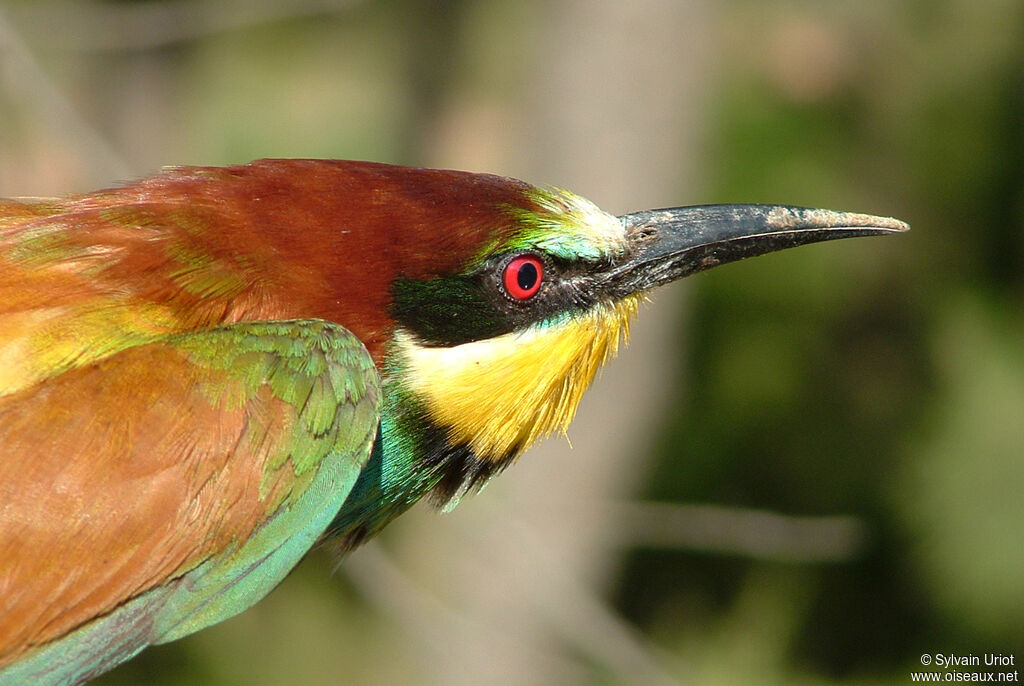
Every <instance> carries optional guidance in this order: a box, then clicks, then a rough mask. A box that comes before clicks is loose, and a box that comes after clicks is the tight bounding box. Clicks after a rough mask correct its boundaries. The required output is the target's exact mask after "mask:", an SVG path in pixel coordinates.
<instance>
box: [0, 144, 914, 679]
mask: <svg viewBox="0 0 1024 686" xmlns="http://www.w3.org/2000/svg"><path fill="white" fill-rule="evenodd" d="M908 228H909V227H908V226H907V225H906V224H905V223H903V222H901V221H899V220H896V219H891V218H886V217H876V216H870V215H864V214H856V213H849V212H835V211H829V210H817V209H808V208H801V207H794V206H787V205H754V204H735V205H698V206H688V207H674V208H668V209H657V210H645V211H640V212H635V213H631V214H626V215H623V216H619V217H616V216H613V215H611V214H609V213H606V212H604V211H602V210H600V209H599V208H598V207H597V206H596V205H594V204H593V203H591V202H589V201H587V200H585V199H583V198H582V197H580V196H578V195H576V194H574V193H571V192H569V191H566V190H562V189H558V188H549V187H540V186H534V185H530V184H527V183H524V182H522V181H518V180H515V179H511V178H506V177H502V176H495V175H490V174H482V173H471V172H463V171H454V170H439V169H425V168H414V167H404V166H396V165H388V164H383V163H376V162H362V161H344V160H317V159H265V160H258V161H255V162H251V163H248V164H240V165H235V166H226V167H200V166H191V167H189V166H182V167H168V168H165V169H163V170H162V171H161V172H159V173H157V174H155V175H153V176H150V177H147V178H143V179H140V180H137V181H133V182H128V183H125V184H123V185H120V186H116V187H111V188H107V189H104V190H100V191H96V192H92V193H86V194H81V195H70V196H65V197H60V198H15V199H8V200H0V684H2V685H5V686H6V685H8V684H22V683H35V684H77V683H82V682H84V681H87V680H89V679H90V678H93V677H95V676H97V675H99V674H102V673H104V672H106V671H108V670H110V669H112V668H113V667H115V666H116V665H118V664H120V663H122V662H124V661H126V660H128V659H130V658H132V657H133V656H135V655H136V654H138V653H139V652H140V651H142V650H143V649H145V648H146V647H147V646H150V645H155V644H161V643H166V642H169V641H173V640H175V639H178V638H181V637H183V636H186V635H189V634H191V633H193V632H196V631H199V630H200V629H203V628H204V627H207V626H209V625H211V624H215V623H217V622H220V621H222V620H224V619H226V618H228V617H231V616H233V615H235V614H237V613H239V612H242V611H243V610H245V609H246V608H248V607H250V606H251V605H253V604H254V603H256V602H257V601H258V600H260V599H261V598H262V597H264V596H265V595H266V594H267V593H269V592H270V591H271V590H272V589H273V588H274V587H275V586H276V585H277V584H278V583H280V582H281V580H282V579H283V578H284V577H285V576H286V575H287V574H288V572H289V571H290V570H291V569H292V568H293V567H294V566H295V565H296V564H297V563H298V562H299V560H301V559H302V557H303V556H304V555H305V554H306V553H307V551H309V550H310V549H311V548H312V547H313V546H314V545H315V544H317V543H318V542H319V541H322V540H331V541H333V542H334V544H335V545H336V546H337V547H338V548H339V549H341V550H350V549H352V548H355V547H356V546H358V545H360V544H361V543H363V542H364V541H366V540H368V539H370V538H371V537H373V536H374V535H375V534H377V532H379V531H380V530H381V529H382V528H383V527H384V526H385V525H386V524H387V523H388V522H389V521H391V520H392V519H394V518H395V517H397V516H398V515H400V514H401V513H402V512H403V511H405V510H406V509H407V508H409V507H410V506H411V505H412V504H413V503H415V502H417V501H418V500H420V499H422V498H424V497H427V498H430V499H433V500H434V501H435V502H437V503H439V504H441V505H443V506H445V507H451V506H454V505H455V504H457V503H458V502H459V500H460V499H461V498H462V497H463V496H464V495H465V494H467V493H469V492H472V491H474V490H477V489H479V487H481V486H482V485H483V484H485V483H486V482H487V481H488V480H489V479H490V478H491V477H493V476H494V475H496V474H498V473H499V472H501V471H502V470H504V469H505V468H506V467H507V466H508V465H509V464H511V463H512V462H514V461H515V460H516V458H517V457H518V456H519V455H520V454H521V453H523V452H524V451H525V450H526V449H527V448H528V447H529V446H530V445H531V444H533V443H534V442H535V441H536V440H538V439H539V438H541V437H544V436H548V435H550V434H552V433H559V432H564V431H565V430H566V428H567V427H568V425H569V422H570V421H571V419H572V417H573V415H574V413H575V410H576V407H577V404H578V403H579V401H580V398H581V396H582V394H583V393H584V391H585V390H586V388H587V387H588V385H589V384H590V383H591V381H592V380H593V378H594V376H595V374H596V373H597V371H598V369H599V368H600V367H601V366H602V365H603V364H604V363H605V362H606V361H607V360H608V359H609V358H611V357H612V356H613V355H614V354H615V353H616V352H617V350H618V349H619V347H620V345H622V343H623V341H625V339H626V337H627V335H628V331H629V325H630V321H631V319H632V317H633V315H634V314H635V313H636V311H637V309H638V308H639V306H640V304H641V303H642V301H643V300H644V299H645V298H646V294H647V293H648V292H649V291H650V290H651V289H653V288H656V287H658V286H660V285H663V284H667V283H669V282H672V281H676V280H677V279H680V278H682V277H685V276H688V275H690V274H693V273H696V272H700V271H703V270H706V269H709V268H711V267H714V266H716V265H720V264H725V263H729V262H733V261H736V260H739V259H742V258H746V257H752V256H756V255H762V254H765V253H769V252H774V251H777V250H782V249H785V248H790V247H794V246H799V245H802V244H806V243H813V242H818V241H825V240H831V239H837V238H848V237H858V236H869V235H882V234H892V233H900V232H903V231H905V230H907V229H908Z"/></svg>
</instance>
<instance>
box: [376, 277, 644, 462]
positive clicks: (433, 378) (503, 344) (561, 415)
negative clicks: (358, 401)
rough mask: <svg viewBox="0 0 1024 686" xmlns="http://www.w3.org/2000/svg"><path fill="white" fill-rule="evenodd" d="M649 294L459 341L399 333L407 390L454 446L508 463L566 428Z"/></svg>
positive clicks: (399, 351)
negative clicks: (422, 340)
mask: <svg viewBox="0 0 1024 686" xmlns="http://www.w3.org/2000/svg"><path fill="white" fill-rule="evenodd" d="M642 297H643V296H641V295H637V296H632V297H629V298H625V299H623V300H621V301H619V302H616V303H599V304H598V305H596V306H595V307H593V308H592V309H590V310H589V311H587V312H584V313H577V314H573V315H567V316H565V317H564V318H561V319H558V320H554V321H548V322H541V323H538V324H535V325H533V326H531V327H530V328H528V329H526V330H524V331H519V332H513V333H509V334H504V335H501V336H497V337H495V338H490V339H487V340H480V341H474V342H471V343H465V344H463V345H458V346H454V347H448V348H446V347H427V346H423V345H421V344H419V343H417V342H416V341H415V339H414V338H413V337H412V336H411V335H409V334H407V333H405V332H401V331H400V332H398V333H397V335H396V337H395V341H394V342H395V345H396V346H397V350H396V353H397V357H398V359H399V360H400V363H399V364H400V366H401V368H402V370H403V374H404V384H403V385H404V386H405V388H406V390H407V391H408V392H409V393H411V395H412V396H413V397H415V398H416V399H417V400H418V402H420V403H422V405H423V407H424V408H425V410H426V412H427V414H428V415H429V418H430V421H431V423H432V424H434V425H436V426H438V427H441V428H442V429H443V430H444V431H445V432H446V434H447V435H446V438H447V441H448V443H450V444H451V445H467V446H469V447H470V448H471V449H472V451H473V453H475V455H476V457H477V458H478V459H480V460H483V461H486V462H506V461H508V460H510V459H512V458H513V457H515V456H516V455H517V454H518V453H520V452H521V451H523V450H525V449H526V448H527V447H529V446H530V445H531V444H532V443H534V441H536V440H537V439H538V438H541V437H544V436H548V435H550V434H552V433H554V432H561V433H564V432H565V431H566V429H567V428H568V426H569V423H570V422H571V421H572V418H573V416H574V415H575V414H576V407H577V406H578V404H579V402H580V399H581V398H582V397H583V393H584V391H586V389H587V387H588V386H589V385H590V383H591V382H592V381H593V379H594V376H595V375H596V373H597V370H598V369H599V368H600V367H601V365H602V364H604V363H605V362H606V361H607V360H608V359H609V358H611V357H612V356H613V355H614V354H615V353H616V352H617V350H618V348H619V344H620V342H621V341H625V340H626V339H627V338H628V334H629V322H630V319H631V317H632V315H633V314H634V313H635V312H636V310H637V308H638V306H639V303H640V300H641V299H642Z"/></svg>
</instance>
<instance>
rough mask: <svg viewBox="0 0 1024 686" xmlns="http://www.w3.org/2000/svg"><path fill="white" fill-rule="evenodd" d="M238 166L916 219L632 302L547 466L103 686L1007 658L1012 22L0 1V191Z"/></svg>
mask: <svg viewBox="0 0 1024 686" xmlns="http://www.w3.org/2000/svg"><path fill="white" fill-rule="evenodd" d="M267 156H281V157H301V156H308V157H338V158H360V159H372V160H378V161H385V162H393V163H401V164H413V165H424V166H447V167H455V168H462V169H472V170H478V171H490V172H495V173H499V174H503V175H509V176H516V177H520V178H523V179H525V180H528V181H531V182H534V183H538V184H552V185H558V186H563V187H567V188H571V189H573V190H575V191H577V192H579V193H581V194H582V195H585V196H587V197H589V198H590V199H592V200H593V201H595V202H596V203H598V204H599V205H601V206H602V207H604V208H605V209H608V210H610V211H613V212H615V213H624V212H627V211H631V210H637V209H643V208H648V207H658V206H671V205H682V204H698V203H708V202H782V203H789V204H801V205H809V206H815V207H831V208H835V209H847V210H856V211H863V212H869V213H873V214H884V215H894V216H898V217H900V218H903V219H906V220H908V221H909V222H910V223H911V224H912V225H913V227H914V230H913V231H912V232H911V234H909V235H906V236H898V237H891V238H886V239H884V240H882V239H871V240H858V241H841V242H838V243H829V244H822V245H816V246H809V247H806V248H801V249H799V250H794V251H787V252H785V253H781V254H778V255H772V256H769V257H765V258H761V259H757V260H752V261H747V262H743V263H740V264H735V265H729V266H726V267H723V268H721V269H717V270H713V271H711V272H709V273H706V274H701V275H698V276H696V277H694V278H692V279H689V280H688V281H687V282H686V283H684V284H678V285H675V286H673V287H671V288H668V289H665V292H663V293H658V294H655V296H654V298H653V302H652V303H651V304H650V306H649V307H648V308H646V311H644V312H642V313H641V315H640V317H639V318H638V321H637V324H636V326H635V329H634V340H633V344H632V346H631V349H629V350H627V351H626V352H625V353H624V354H623V355H622V356H621V359H619V360H617V361H616V362H615V363H613V364H612V365H611V366H610V367H609V368H608V369H607V370H606V372H605V374H604V375H603V377H602V379H601V380H600V381H599V382H598V383H597V384H596V385H595V388H594V389H593V390H592V391H591V393H590V394H589V396H588V398H587V399H586V400H585V402H584V404H583V406H582V408H581V410H580V415H579V417H578V419H577V422H576V423H575V425H574V427H573V429H572V430H571V431H570V435H569V438H570V440H571V446H570V445H569V444H567V442H566V441H564V440H551V441H548V442H546V443H544V444H542V445H541V446H538V447H537V448H535V449H534V450H532V451H531V452H530V453H528V454H527V455H526V456H525V458H524V459H523V460H522V461H521V463H520V464H518V465H516V466H515V467H514V468H513V469H511V470H509V472H508V473H506V474H505V475H503V476H502V477H501V478H500V479H498V480H496V481H495V483H494V484H492V485H491V486H489V487H488V488H487V489H486V490H485V492H483V493H482V494H479V495H477V496H475V497H472V498H470V499H467V500H466V501H465V502H464V503H463V504H462V505H461V506H460V507H459V508H458V509H457V510H456V511H455V512H453V513H451V514H448V515H438V514H437V513H436V512H434V511H433V510H431V508H429V507H427V506H419V507H417V508H415V509H414V511H412V512H410V513H409V514H408V515H406V516H405V517H403V518H402V519H400V520H399V521H397V522H396V523H395V524H393V525H392V526H391V527H390V528H389V529H388V530H387V531H386V532H385V534H384V535H382V536H381V537H380V540H378V541H375V542H373V543H371V544H370V545H368V546H367V547H366V548H364V549H361V550H359V551H357V552H355V553H354V554H352V555H351V556H349V558H347V559H345V560H341V561H339V560H337V559H334V558H332V557H331V556H330V555H329V554H328V553H327V552H325V551H315V552H314V553H313V554H311V555H310V556H309V557H308V558H307V560H306V561H305V562H304V563H303V564H302V565H301V566H300V567H299V568H298V569H297V570H296V572H294V573H293V574H292V575H291V576H290V577H289V578H288V579H287V580H286V581H285V583H284V584H282V586H281V587H280V588H279V589H278V590H277V591H275V592H274V593H273V594H271V596H269V597H268V598H267V599H266V600H265V601H263V602H262V603H260V604H259V605H257V606H256V607H255V608H253V609H252V610H250V611H249V612H247V613H245V614H243V615H242V616H240V617H237V618H235V619H232V620H230V621H227V622H225V623H223V624H221V625H219V626H217V627H214V628H212V629H209V630H206V631H203V632H201V633H200V634H198V635H195V636H192V637H190V638H188V639H186V640H183V641H180V642H177V643H174V644H171V645H168V646H162V647H158V648H154V649H151V650H148V651H146V652H145V653H144V654H143V655H142V656H141V657H140V658H138V659H136V660H134V661H132V662H130V663H128V664H126V665H125V666H123V667H121V668H119V669H118V670H116V671H115V672H113V673H111V674H110V675H108V676H107V677H104V678H103V679H101V680H99V681H98V682H97V683H102V684H107V685H108V686H113V685H114V684H158V685H165V686H170V685H171V684H296V683H297V684H304V685H306V686H319V685H321V684H381V683H388V684H509V685H512V684H515V685H520V684H538V685H539V684H672V683H683V684H713V685H714V684H843V685H857V686H868V685H874V684H900V683H909V682H910V672H911V671H913V670H917V669H920V662H919V657H920V655H921V654H922V653H940V652H941V653H947V654H948V653H956V654H968V653H971V654H975V655H983V654H984V653H1004V654H1014V655H1015V656H1016V658H1017V661H1018V662H1019V661H1020V659H1024V541H1022V532H1024V504H1022V494H1024V4H1022V3H1020V2H1012V1H1009V0H983V1H981V2H973V1H971V0H861V1H860V2H856V3H851V2H839V1H838V0H826V1H824V2H808V1H805V0H777V1H774V2H768V1H754V0H726V1H724V2H711V1H710V0H707V1H701V0H633V1H632V2H621V1H619V0H589V1H585V0H549V1H536V2H525V1H522V0H493V1H483V0H475V1H474V0H454V1H451V2H441V1H434V2H429V1H423V0H416V1H414V0H339V1H334V2H330V1H327V0H318V1H317V0H293V1H292V2H263V1H259V0H253V1H250V2H241V1H240V0H234V1H232V0H223V1H215V0H210V1H207V2H203V1H199V0H166V1H161V0H152V1H150V2H71V1H70V0H61V1H55V0H32V1H29V0H24V1H20V2H19V1H17V0H3V1H2V2H0V195H4V196H18V195H47V194H62V193H68V192H81V191H87V190H90V189H93V188H96V187H100V186H107V185H111V184H114V183H117V182H118V181H119V180H122V179H127V178H132V177H136V176H141V175H145V174H149V173H152V172H154V171H156V170H157V169H159V167H161V166H163V165H170V164H228V163H239V162H247V161H249V160H251V159H254V158H258V157H267ZM1015 668H1016V667H1014V668H1012V669H1015ZM940 671H941V670H940ZM986 671H987V670H986Z"/></svg>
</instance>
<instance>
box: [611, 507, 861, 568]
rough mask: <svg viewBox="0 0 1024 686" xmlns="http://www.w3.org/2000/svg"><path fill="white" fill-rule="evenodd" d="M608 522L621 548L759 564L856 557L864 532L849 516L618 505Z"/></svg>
mask: <svg viewBox="0 0 1024 686" xmlns="http://www.w3.org/2000/svg"><path fill="white" fill-rule="evenodd" d="M610 520H611V521H615V522H618V523H619V525H620V526H621V530H620V532H619V534H620V541H621V543H622V544H623V545H627V546H634V547H651V548H682V549H690V550H702V551H709V552H716V553H724V554H729V555H740V556H744V557H752V558H756V559H763V560H777V561H786V562H841V561H844V560H850V559H854V558H856V557H858V556H859V555H860V553H861V551H862V550H863V549H864V545H865V542H866V540H867V537H868V534H867V527H866V526H865V524H864V523H863V522H862V521H861V520H860V519H858V518H856V517H852V516H832V517H793V516H789V515H782V514H778V513H775V512H767V511H763V510H748V509H742V508H734V507H723V506H721V505H682V504H668V503H623V504H620V505H617V506H615V509H614V512H613V516H612V517H610Z"/></svg>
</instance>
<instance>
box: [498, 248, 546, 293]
mask: <svg viewBox="0 0 1024 686" xmlns="http://www.w3.org/2000/svg"><path fill="white" fill-rule="evenodd" d="M501 280H502V283H503V284H504V285H505V291H506V292H507V293H508V294H509V295H510V296H512V297H513V298H515V299H516V300H529V299H530V298H532V297H533V296H535V295H537V291H539V290H540V285H541V283H542V282H543V281H544V263H543V262H541V260H540V258H539V257H536V256H535V255H519V256H518V257H513V258H512V259H511V260H510V261H509V263H508V264H506V265H505V273H504V274H503V275H502V279H501Z"/></svg>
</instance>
